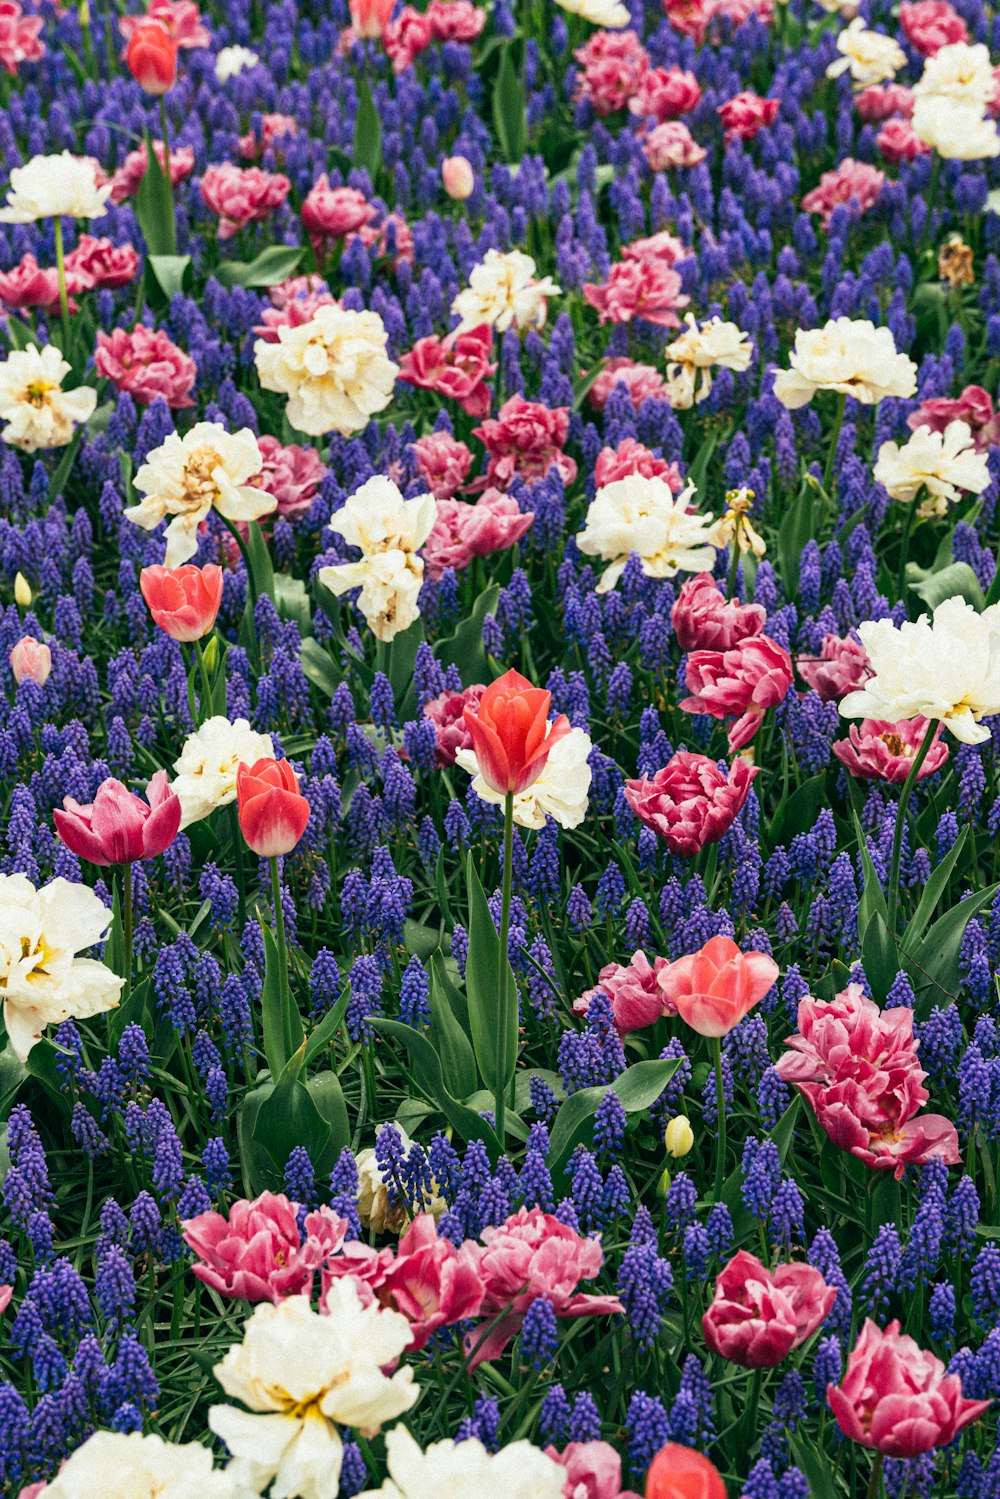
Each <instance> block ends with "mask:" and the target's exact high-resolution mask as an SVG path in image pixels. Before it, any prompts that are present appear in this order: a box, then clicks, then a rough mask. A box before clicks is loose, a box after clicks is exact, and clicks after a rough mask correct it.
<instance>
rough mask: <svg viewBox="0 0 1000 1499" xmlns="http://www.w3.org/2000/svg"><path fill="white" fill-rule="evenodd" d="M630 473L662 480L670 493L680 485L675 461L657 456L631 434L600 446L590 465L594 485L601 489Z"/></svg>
mask: <svg viewBox="0 0 1000 1499" xmlns="http://www.w3.org/2000/svg"><path fill="white" fill-rule="evenodd" d="M632 474H640V475H641V476H642V478H644V479H663V480H664V481H665V483H667V484H669V485H670V488H671V489H672V490H673V492H674V494H680V492H681V490H682V489H683V488H684V480H683V479H682V478H681V472H680V469H679V468H678V467H677V465H676V463H668V462H667V460H666V458H657V456H656V454H655V453H654V452H653V451H652V449H651V448H647V447H646V446H645V445H644V444H643V443H641V442H637V441H636V439H635V438H634V437H623V438H622V440H621V442H620V443H619V444H618V446H617V447H616V448H602V449H601V451H600V452H599V453H598V455H597V462H596V463H595V464H594V488H595V489H603V488H604V486H605V484H614V483H616V481H617V480H618V479H627V478H629V477H630V476H631V475H632Z"/></svg>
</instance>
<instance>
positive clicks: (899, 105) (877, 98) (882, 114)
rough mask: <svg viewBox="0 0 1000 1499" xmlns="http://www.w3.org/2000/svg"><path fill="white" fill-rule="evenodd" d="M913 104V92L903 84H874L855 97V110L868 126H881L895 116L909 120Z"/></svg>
mask: <svg viewBox="0 0 1000 1499" xmlns="http://www.w3.org/2000/svg"><path fill="white" fill-rule="evenodd" d="M913 104H914V99H913V90H912V89H910V88H907V87H906V86H905V84H902V83H885V84H872V85H871V86H870V87H869V88H863V89H862V90H861V92H860V93H858V94H855V96H854V108H855V109H856V110H857V112H858V114H859V115H860V116H861V118H862V119H863V120H864V121H865V123H866V124H867V125H879V124H881V123H882V121H883V120H888V119H890V118H891V117H892V116H893V115H900V116H901V117H902V118H903V119H904V120H908V119H909V118H910V116H911V115H912V113H913Z"/></svg>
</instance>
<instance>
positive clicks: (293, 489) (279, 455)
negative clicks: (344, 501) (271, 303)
mask: <svg viewBox="0 0 1000 1499" xmlns="http://www.w3.org/2000/svg"><path fill="white" fill-rule="evenodd" d="M266 316H267V314H266V313H265V317H266ZM257 446H258V448H260V456H261V458H262V459H263V462H262V463H261V466H260V472H259V473H257V474H254V475H253V476H252V477H251V478H249V479H248V480H247V483H248V484H249V485H251V486H252V487H253V488H254V489H262V490H264V492H265V494H270V495H273V496H274V498H275V499H276V500H277V502H278V509H277V514H278V515H280V516H283V517H284V518H285V519H286V520H291V519H292V518H293V517H294V516H296V515H303V514H304V513H305V511H307V510H308V509H309V507H310V505H311V504H312V502H313V500H314V499H315V498H316V496H317V495H318V494H319V487H320V485H321V484H322V482H323V480H324V478H325V477H326V464H325V463H324V462H323V460H322V458H321V457H320V456H319V454H318V453H317V451H316V449H315V448H305V447H302V446H301V444H299V443H295V442H290V443H285V444H282V443H280V442H279V441H278V439H277V438H276V437H272V436H271V434H270V433H269V432H265V433H264V434H263V436H261V437H258V439H257Z"/></svg>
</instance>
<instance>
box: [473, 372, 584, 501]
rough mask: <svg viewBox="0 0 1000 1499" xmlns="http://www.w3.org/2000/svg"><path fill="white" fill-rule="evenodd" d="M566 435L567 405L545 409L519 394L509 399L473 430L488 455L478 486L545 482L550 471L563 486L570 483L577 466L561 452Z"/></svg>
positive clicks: (567, 430) (505, 487)
mask: <svg viewBox="0 0 1000 1499" xmlns="http://www.w3.org/2000/svg"><path fill="white" fill-rule="evenodd" d="M568 434H569V407H568V406H545V405H543V404H542V403H541V402H539V401H526V400H525V399H524V397H523V396H521V395H515V396H511V398H510V400H509V401H505V402H504V404H503V405H502V406H501V407H500V410H499V411H498V412H497V414H496V416H495V417H489V418H488V419H487V420H486V421H484V422H483V423H482V425H481V426H479V427H474V428H473V432H472V435H473V437H478V438H480V439H481V441H482V443H483V445H484V447H485V448H486V451H487V453H489V455H490V461H489V465H488V467H487V470H486V478H485V479H484V480H481V481H480V487H481V488H483V489H485V488H486V487H487V485H494V486H495V487H496V488H497V489H507V488H508V487H509V486H510V485H511V484H512V483H513V481H514V479H515V478H521V479H524V480H526V481H527V482H529V483H530V482H532V481H534V480H535V479H544V478H545V476H546V474H547V473H548V472H549V470H550V469H553V468H554V469H556V470H557V471H558V473H559V475H560V476H561V478H562V481H563V483H564V484H572V482H573V480H574V479H575V478H576V463H575V462H574V460H573V459H572V458H570V456H569V455H568V454H567V453H564V452H563V450H562V447H563V443H564V442H565V441H566V438H567V436H568Z"/></svg>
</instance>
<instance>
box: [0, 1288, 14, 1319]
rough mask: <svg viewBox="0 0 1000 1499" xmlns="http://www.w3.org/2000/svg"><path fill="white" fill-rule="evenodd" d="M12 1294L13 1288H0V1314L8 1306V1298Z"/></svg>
mask: <svg viewBox="0 0 1000 1499" xmlns="http://www.w3.org/2000/svg"><path fill="white" fill-rule="evenodd" d="M13 1294H14V1287H13V1286H0V1314H2V1313H3V1312H5V1311H6V1310H7V1308H8V1307H9V1306H10V1298H11V1297H12V1296H13Z"/></svg>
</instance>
